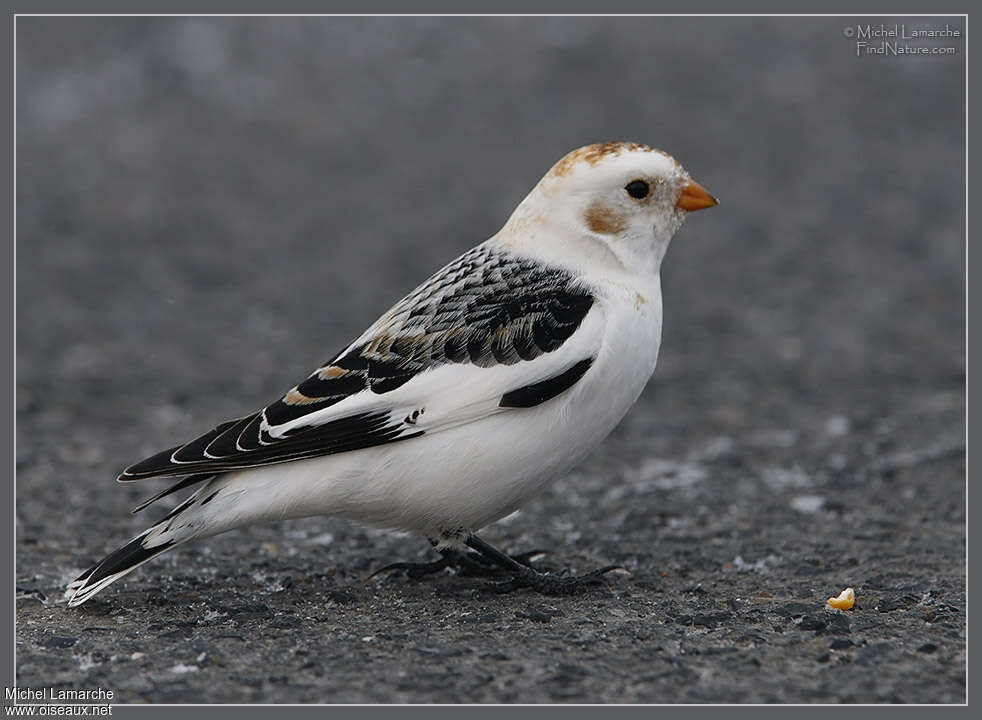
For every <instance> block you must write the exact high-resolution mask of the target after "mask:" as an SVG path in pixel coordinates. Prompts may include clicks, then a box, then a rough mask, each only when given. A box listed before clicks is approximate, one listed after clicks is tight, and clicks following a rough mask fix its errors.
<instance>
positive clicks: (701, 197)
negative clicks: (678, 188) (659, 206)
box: [675, 180, 719, 212]
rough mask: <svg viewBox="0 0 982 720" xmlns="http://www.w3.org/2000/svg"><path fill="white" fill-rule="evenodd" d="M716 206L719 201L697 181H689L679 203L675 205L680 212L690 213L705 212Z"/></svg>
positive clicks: (683, 189)
mask: <svg viewBox="0 0 982 720" xmlns="http://www.w3.org/2000/svg"><path fill="white" fill-rule="evenodd" d="M714 205H719V200H717V199H716V198H714V197H713V196H712V195H710V194H709V193H708V192H706V189H705V188H704V187H703V186H702V185H700V184H699V183H697V182H696V181H695V180H689V182H688V183H686V185H685V187H684V188H682V194H681V195H680V196H679V200H678V202H677V203H675V207H677V208H678V209H679V210H688V211H689V212H692V211H693V210H704V209H705V208H711V207H713V206H714Z"/></svg>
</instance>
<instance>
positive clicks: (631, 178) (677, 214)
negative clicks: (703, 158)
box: [504, 142, 718, 272]
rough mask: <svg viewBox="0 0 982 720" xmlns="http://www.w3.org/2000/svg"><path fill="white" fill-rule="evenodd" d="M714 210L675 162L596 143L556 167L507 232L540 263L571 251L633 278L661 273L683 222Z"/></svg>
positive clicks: (643, 150) (639, 148)
mask: <svg viewBox="0 0 982 720" xmlns="http://www.w3.org/2000/svg"><path fill="white" fill-rule="evenodd" d="M717 203H718V201H717V200H716V198H714V197H713V196H712V195H710V194H709V193H708V192H706V191H705V190H704V189H703V188H702V186H701V185H699V184H698V183H697V182H695V181H694V180H692V179H691V178H690V177H689V174H688V173H687V172H686V171H685V168H683V167H682V166H681V165H680V164H679V163H678V162H677V161H676V160H675V158H673V157H672V156H671V155H668V154H667V153H664V152H662V151H661V150H656V149H654V148H651V147H648V146H647V145H639V144H637V143H627V142H614V143H599V144H596V145H587V146H586V147H582V148H579V149H578V150H573V151H572V152H570V153H569V154H567V155H566V156H565V157H563V158H562V159H561V160H560V161H559V162H557V163H556V164H555V165H553V167H552V169H550V170H549V172H548V173H546V174H545V176H544V177H543V178H542V180H540V181H539V183H538V185H536V186H535V188H533V190H532V192H531V193H529V195H528V197H526V198H525V200H524V201H523V202H522V204H521V205H519V207H518V209H517V210H516V211H515V214H514V215H513V216H512V218H511V220H509V222H508V225H506V226H505V228H504V231H506V236H507V238H508V241H509V242H510V244H516V245H524V246H525V249H526V250H528V251H532V252H534V253H535V254H537V255H540V256H548V255H552V254H553V253H556V252H559V253H562V252H563V250H564V248H563V246H566V248H565V249H566V250H567V251H568V250H569V249H570V248H569V245H570V244H574V245H577V246H578V247H580V248H582V249H584V250H585V251H586V252H588V253H589V254H590V255H591V260H592V261H600V260H601V256H607V260H608V261H610V262H611V263H615V264H620V265H623V266H625V267H626V268H627V269H628V270H629V271H631V272H643V271H645V270H649V269H650V270H654V271H657V269H658V266H659V265H660V263H661V260H662V258H663V257H664V254H665V251H666V250H667V249H668V243H669V241H670V240H671V238H672V235H674V234H675V231H676V230H678V228H679V227H680V226H681V225H682V222H683V220H685V218H686V216H687V215H688V214H689V213H690V212H694V211H696V210H702V209H703V208H709V207H713V206H714V205H716V204H717ZM591 246H592V247H593V250H592V251H591V250H590V248H591Z"/></svg>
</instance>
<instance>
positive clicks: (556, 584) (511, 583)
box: [484, 565, 623, 595]
mask: <svg viewBox="0 0 982 720" xmlns="http://www.w3.org/2000/svg"><path fill="white" fill-rule="evenodd" d="M622 569H623V568H622V567H621V566H620V565H607V566H605V567H602V568H600V569H599V570H593V571H591V572H588V573H586V574H584V575H576V576H568V575H566V576H563V575H552V574H550V573H540V572H536V571H535V570H532V569H531V568H528V569H527V570H528V571H527V572H518V573H516V574H515V575H513V576H512V577H511V578H509V579H508V580H505V581H504V582H497V583H486V584H485V585H484V589H485V590H488V591H490V592H493V593H509V592H512V591H514V590H521V589H522V588H528V589H530V590H535V591H536V592H539V593H542V594H543V595H572V594H574V593H577V592H580V591H582V590H586V589H587V588H591V587H596V586H597V585H606V584H607V583H606V581H605V579H604V575H605V574H607V573H609V572H610V571H611V570H622Z"/></svg>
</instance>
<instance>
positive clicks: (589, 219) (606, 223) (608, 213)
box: [583, 202, 627, 235]
mask: <svg viewBox="0 0 982 720" xmlns="http://www.w3.org/2000/svg"><path fill="white" fill-rule="evenodd" d="M583 220H584V221H586V226H587V227H588V228H590V230H592V231H593V232H595V233H599V234H601V235H614V234H616V233H619V232H621V231H622V230H623V229H624V228H625V227H627V225H626V223H625V222H624V218H623V217H621V216H620V215H618V214H617V212H615V211H614V210H612V209H611V208H609V207H607V206H606V205H604V204H603V203H601V202H595V203H593V205H591V206H590V207H588V208H587V209H586V212H585V213H583Z"/></svg>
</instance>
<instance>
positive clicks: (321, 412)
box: [119, 244, 599, 480]
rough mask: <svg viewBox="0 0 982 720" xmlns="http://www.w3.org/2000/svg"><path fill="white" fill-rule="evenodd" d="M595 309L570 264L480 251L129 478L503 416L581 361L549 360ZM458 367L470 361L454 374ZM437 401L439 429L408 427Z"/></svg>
mask: <svg viewBox="0 0 982 720" xmlns="http://www.w3.org/2000/svg"><path fill="white" fill-rule="evenodd" d="M592 308H594V298H593V296H592V294H591V293H590V291H589V290H588V289H586V288H584V287H581V286H580V285H579V284H578V283H577V282H576V280H575V278H574V277H573V276H571V275H570V274H569V273H568V272H566V271H565V270H563V269H560V268H555V267H547V266H544V265H542V264H540V263H537V262H534V261H531V260H528V259H526V258H522V257H520V256H516V255H514V254H511V253H508V252H506V251H504V250H501V249H499V248H495V247H494V246H491V245H488V244H485V245H481V246H478V247H477V248H475V249H474V250H471V251H470V252H468V253H465V254H464V255H462V256H461V257H460V258H458V259H457V260H456V261H454V262H453V263H451V264H449V265H447V266H446V267H445V268H443V269H442V270H441V271H439V272H438V273H436V274H435V275H434V276H433V277H431V278H430V279H429V280H428V281H427V282H426V283H424V284H423V285H421V286H420V287H418V288H417V289H416V290H414V291H413V292H411V293H410V294H409V295H407V296H406V297H405V298H404V299H403V300H401V301H399V302H398V303H396V305H395V306H394V307H393V308H392V309H391V310H390V311H389V312H387V313H386V314H385V315H383V316H382V317H381V318H379V320H378V321H377V322H375V323H374V324H373V325H372V326H371V327H370V328H369V329H368V330H367V331H366V332H365V333H364V334H363V335H362V336H361V337H359V338H358V339H357V340H356V341H355V342H353V343H352V344H351V345H349V346H348V347H346V348H345V349H343V350H342V351H341V352H340V353H338V354H337V355H336V356H335V357H334V358H332V359H331V361H329V362H328V363H326V364H324V365H323V366H321V367H319V368H317V370H315V371H314V372H313V373H311V374H310V375H309V376H308V377H307V378H306V379H304V380H303V381H302V382H300V383H299V384H298V385H296V386H294V387H293V388H291V389H290V390H289V391H288V392H287V393H286V394H284V395H283V396H282V397H281V398H279V399H278V400H276V401H275V402H273V403H271V404H270V405H268V406H267V407H266V408H264V409H263V410H262V411H260V412H257V413H254V414H253V415H247V416H245V417H242V418H238V419H236V420H231V421H229V422H225V423H222V424H220V425H218V426H217V427H215V428H214V429H212V430H211V431H209V432H207V433H205V434H204V435H201V436H200V437H198V438H195V439H194V440H192V441H190V442H188V443H185V444H184V445H179V446H176V447H174V448H170V449H169V450H165V451H163V452H161V453H157V454H156V455H154V456H152V457H150V458H147V459H146V460H143V461H142V462H139V463H136V464H135V465H131V466H130V467H128V468H126V470H124V471H123V473H122V475H120V478H119V479H120V480H135V479H139V478H147V477H155V476H168V475H186V474H203V473H216V472H226V471H230V470H238V469H244V468H249V467H256V466H260V465H268V464H272V463H278V462H285V461H288V460H296V459H301V458H308V457H317V456H320V455H328V454H333V453H338V452H347V451H349V450H355V449H361V448H365V447H371V446H374V445H380V444H384V443H390V442H395V441H397V440H404V439H408V438H412V437H418V436H419V435H422V434H423V433H424V432H432V431H433V429H435V428H436V427H438V426H443V427H445V426H448V425H450V424H454V423H457V424H459V423H461V422H468V421H470V420H473V419H474V418H475V417H479V416H481V415H482V414H483V415H486V414H487V413H490V412H501V411H503V408H505V407H508V405H507V404H506V405H505V406H501V405H500V404H499V401H500V399H501V397H502V396H503V395H504V394H505V393H507V392H509V391H513V390H515V388H521V387H525V386H530V385H534V384H535V383H536V382H539V381H541V380H543V379H545V378H548V377H549V373H552V372H564V371H566V370H568V368H569V366H570V365H572V363H574V362H577V361H581V360H582V359H583V357H584V354H579V355H578V356H577V357H573V358H569V362H565V360H564V359H559V360H556V359H552V360H550V361H549V362H545V361H544V359H545V356H548V355H549V354H550V353H553V352H554V351H555V350H556V349H558V348H559V347H561V346H563V345H564V344H565V343H567V342H568V341H569V340H570V338H571V337H572V336H573V335H574V334H578V333H577V330H578V329H580V328H581V326H582V325H583V323H584V318H586V317H587V315H588V314H589V313H590V311H591V309H592ZM594 330H596V328H594ZM593 335H597V336H599V333H597V332H594V333H593ZM590 357H592V355H590ZM557 363H558V364H562V365H565V367H559V368H557V367H556V366H557ZM455 366H462V367H460V371H458V372H451V371H450V368H452V367H455ZM442 368H447V370H446V371H441V369H442ZM512 369H514V371H512ZM506 370H508V371H507V372H506ZM491 378H494V379H493V380H492V379H491ZM464 382H466V383H467V384H468V387H467V388H463V387H461V386H460V384H461V383H464ZM472 384H473V387H470V385H472ZM431 398H441V399H445V401H446V407H444V408H443V412H442V417H434V413H433V412H430V414H429V416H428V418H429V419H431V421H430V422H428V423H425V424H426V425H428V426H429V429H427V428H425V427H423V425H424V423H417V422H413V423H407V422H405V419H406V418H407V417H410V416H411V414H412V413H413V411H414V410H416V409H418V408H419V407H423V406H425V405H428V404H430V405H432V401H431ZM437 404H438V405H439V404H440V403H439V402H438V403H437Z"/></svg>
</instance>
